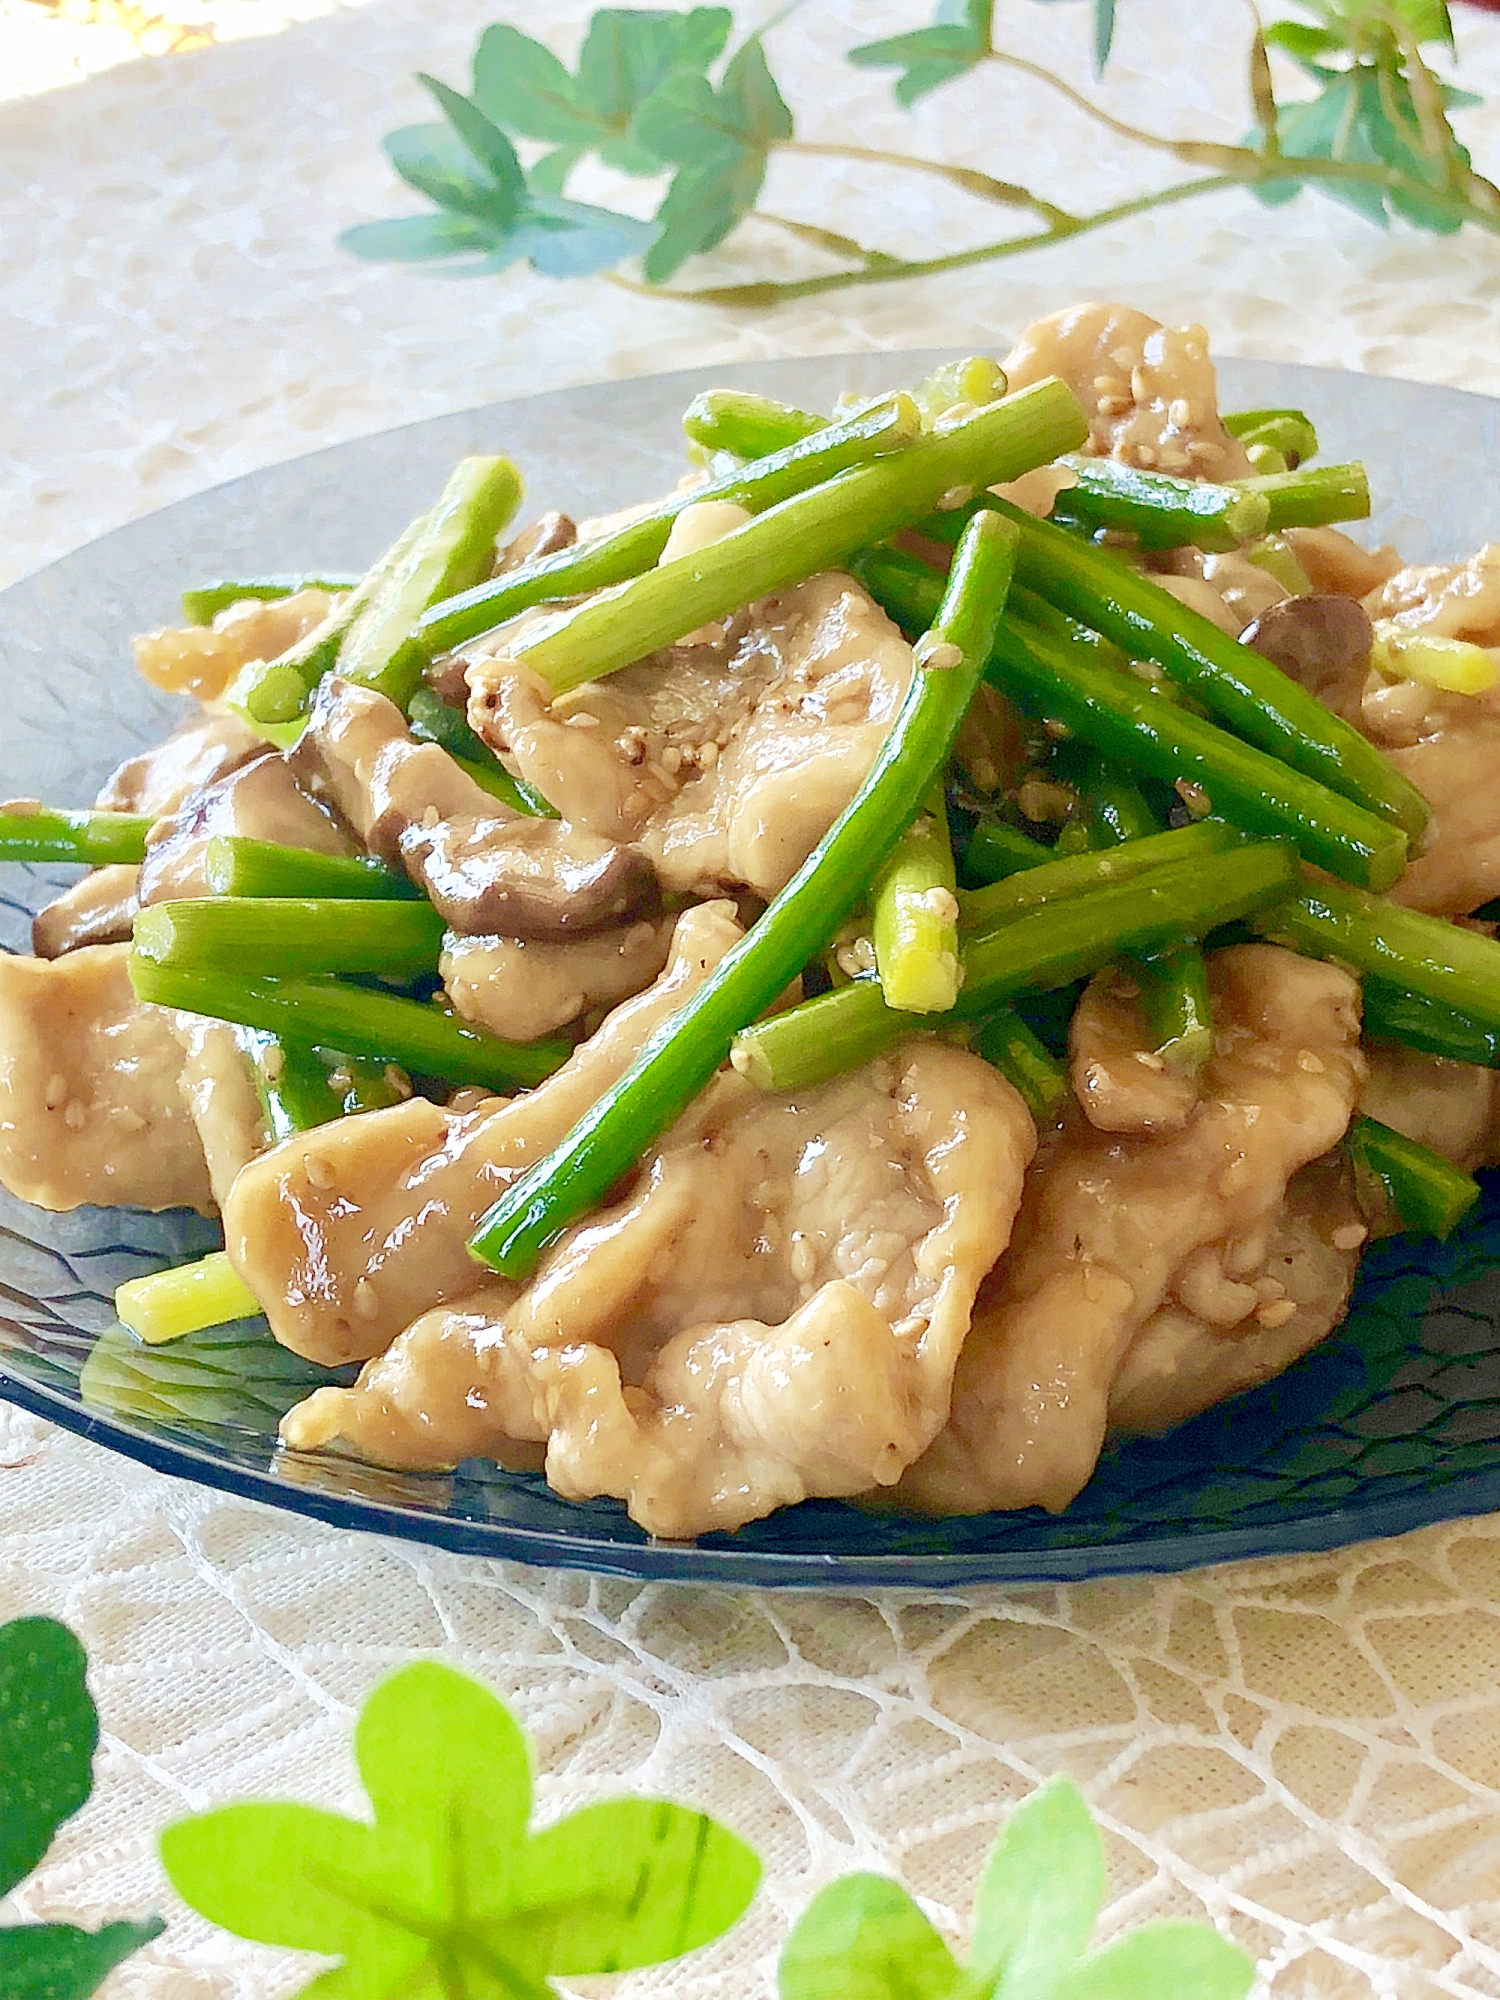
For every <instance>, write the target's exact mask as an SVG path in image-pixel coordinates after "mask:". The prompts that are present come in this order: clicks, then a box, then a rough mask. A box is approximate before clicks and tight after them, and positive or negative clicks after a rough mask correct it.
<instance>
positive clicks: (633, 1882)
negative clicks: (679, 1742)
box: [514, 1799, 761, 1978]
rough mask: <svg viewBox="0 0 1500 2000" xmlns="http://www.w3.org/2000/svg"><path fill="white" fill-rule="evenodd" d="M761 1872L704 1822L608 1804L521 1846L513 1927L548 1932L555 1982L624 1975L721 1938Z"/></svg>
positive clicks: (744, 1850)
mask: <svg viewBox="0 0 1500 2000" xmlns="http://www.w3.org/2000/svg"><path fill="white" fill-rule="evenodd" d="M760 1872H761V1871H760V1862H759V1860H758V1859H757V1857H756V1856H755V1854H754V1853H753V1851H752V1850H751V1849H750V1848H748V1847H747V1846H746V1845H745V1843H744V1842H743V1841H742V1840H739V1839H737V1838H736V1837H735V1835H734V1834H732V1833H730V1832H728V1831H727V1830H726V1829H725V1828H724V1827H722V1826H718V1825H716V1824H715V1822H714V1821H713V1820H711V1819H710V1818H709V1817H708V1815H707V1814H706V1813H700V1812H693V1811H691V1810H690V1809H689V1808H688V1807H686V1806H676V1805H670V1804H668V1803H667V1802H666V1801H665V1800H662V1799H606V1800H604V1801H603V1802H602V1803H601V1804H599V1805H593V1806H585V1807H583V1809H582V1810H581V1811H579V1812H575V1813H571V1814H570V1815H569V1816H568V1818H567V1819H565V1820H561V1821H559V1822H558V1824H557V1825H556V1826H551V1827H548V1828H547V1830H546V1831H545V1832H544V1833H539V1834H537V1835H535V1837H534V1838H533V1839H531V1840H529V1841H528V1842H527V1843H526V1850H525V1853H524V1855H523V1857H522V1867H521V1874H520V1879H519V1881H518V1883H517V1887H516V1897H517V1901H518V1903H519V1905H520V1910H519V1912H518V1914H517V1916H516V1918H515V1919H514V1921H515V1922H517V1923H523V1922H526V1923H531V1924H541V1923H543V1922H550V1923H551V1924H552V1926H553V1938H554V1942H553V1944H552V1946H551V1949H550V1950H549V1952H548V1955H547V1970H548V1971H549V1972H550V1973H552V1974H554V1975H561V1976H565V1977H568V1978H579V1977H582V1976H583V1975H584V1974H587V1973H595V1972H628V1971H630V1970H632V1969H633V1968H635V1967H637V1966H642V1965H660V1964H662V1963H664V1962H665V1961H666V1960H668V1959H673V1958H680V1957H682V1955H683V1954H684V1953H685V1952H689V1951H696V1950H697V1949H698V1948H699V1947H700V1946H701V1945H705V1944H710V1943H712V1941H713V1940H714V1939H715V1938H717V1937H722V1936H723V1934H724V1932H725V1931H727V1930H728V1929H730V1927H731V1926H732V1925H734V1924H736V1923H738V1921H739V1919H740V1918H741V1917H742V1916H743V1915H744V1913H745V1911H746V1909H747V1908H748V1907H749V1904H750V1900H751V1898H752V1897H753V1896H754V1894H755V1891H756V1887H757V1885H758V1883H759V1881H760Z"/></svg>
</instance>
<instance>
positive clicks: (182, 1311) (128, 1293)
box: [115, 1250, 260, 1347]
mask: <svg viewBox="0 0 1500 2000" xmlns="http://www.w3.org/2000/svg"><path fill="white" fill-rule="evenodd" d="M259 1311H260V1301H259V1299H257V1298H256V1296H255V1294H254V1293H253V1292H252V1291H251V1290H250V1288H249V1286H248V1285H245V1284H243V1283H242V1282H241V1280H240V1279H239V1278H238V1277H237V1276H236V1274H235V1271H234V1268H233V1266H232V1265H231V1264H230V1262H229V1259H228V1257H227V1256H226V1255H225V1253H224V1252H223V1251H222V1250H213V1251H210V1252H209V1254H208V1256H206V1257H200V1258H199V1259H198V1261H197V1263H196V1264H179V1265H177V1266H176V1267H175V1268H174V1269H172V1270H168V1271H153V1272H152V1274H151V1275H150V1277H148V1278H130V1279H127V1280H126V1282H125V1283H124V1284H123V1285H121V1286H120V1287H119V1288H118V1289H117V1290H116V1292H115V1312H116V1313H117V1314H118V1316H119V1319H120V1324H121V1325H122V1326H127V1327H129V1329H130V1331H131V1332H132V1333H134V1334H138V1335H139V1336H140V1338H141V1339H142V1340H144V1341H145V1343H146V1345H147V1346H148V1347H158V1346H160V1345H161V1344H162V1342H163V1341H168V1340H180V1339H181V1337H182V1336H183V1334H185V1333H198V1332H200V1331H201V1330H202V1329H203V1328H204V1327H206V1326H227V1325H228V1323H229V1322H230V1321H231V1320H236V1319H251V1318H253V1317H254V1316H255V1315H256V1314H257V1313H258V1312H259Z"/></svg>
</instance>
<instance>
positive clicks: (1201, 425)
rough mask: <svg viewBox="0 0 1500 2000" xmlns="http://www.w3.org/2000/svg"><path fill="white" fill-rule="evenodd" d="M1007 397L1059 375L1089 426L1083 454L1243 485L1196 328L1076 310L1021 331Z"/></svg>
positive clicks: (1102, 309)
mask: <svg viewBox="0 0 1500 2000" xmlns="http://www.w3.org/2000/svg"><path fill="white" fill-rule="evenodd" d="M1003 365H1004V368H1005V379H1006V381H1007V382H1008V383H1009V385H1010V388H1011V390H1012V392H1014V391H1015V390H1017V389H1026V388H1029V387H1030V386H1031V384H1032V383H1033V382H1040V381H1042V380H1043V379H1044V378H1045V377H1046V376H1048V375H1060V376H1061V377H1062V379H1063V381H1064V382H1066V383H1067V385H1068V387H1069V388H1070V389H1071V390H1072V391H1073V394H1074V395H1075V396H1076V397H1077V398H1078V400H1079V402H1080V403H1081V404H1082V405H1083V410H1084V414H1085V416H1086V417H1087V418H1088V420H1089V444H1088V449H1089V450H1090V451H1091V452H1093V453H1095V454H1096V455H1097V456H1098V457H1100V458H1118V459H1120V460H1122V461H1123V462H1124V463H1125V464H1126V465H1136V466H1139V467H1141V468H1142V470H1143V471H1148V472H1172V473H1176V474H1177V475H1178V476H1179V477H1185V478H1189V479H1242V478H1244V477H1246V476H1247V475H1248V474H1249V473H1250V472H1251V471H1252V470H1253V468H1252V466H1251V464H1250V461H1249V459H1248V458H1247V457H1246V456H1245V451H1244V447H1243V446H1242V445H1241V444H1240V442H1239V441H1238V439H1237V438H1232V437H1231V436H1230V435H1229V433H1228V431H1226V430H1225V428H1224V426H1223V425H1222V424H1221V423H1220V421H1219V400H1218V396H1219V391H1218V382H1217V379H1216V377H1215V375H1214V367H1213V363H1212V362H1211V361H1210V360H1209V358H1208V335H1207V334H1206V333H1205V332H1204V330H1203V328H1202V327H1201V326H1184V327H1166V326H1163V325H1162V324H1161V323H1160V321H1158V320H1154V319H1152V318H1151V317H1150V315H1149V314H1147V313H1143V312H1137V311H1136V310H1135V309H1134V307H1132V306H1112V305H1078V306H1069V307H1068V308H1067V310H1066V311H1064V312H1057V313H1049V314H1048V316H1047V317H1046V318H1045V319H1039V320H1037V321H1036V322H1035V323H1034V324H1033V325H1031V326H1029V327H1027V329H1026V331H1025V332H1024V333H1023V334H1022V335H1021V338H1020V339H1019V340H1018V341H1017V343H1016V345H1015V346H1014V347H1013V348H1012V349H1011V351H1010V353H1009V354H1008V355H1007V356H1006V357H1005V361H1004V364H1003Z"/></svg>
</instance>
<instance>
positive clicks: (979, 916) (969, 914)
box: [959, 819, 1245, 932]
mask: <svg viewBox="0 0 1500 2000" xmlns="http://www.w3.org/2000/svg"><path fill="white" fill-rule="evenodd" d="M1244 845H1245V836H1244V834H1242V833H1237V832H1236V831H1235V829H1234V828H1233V827H1232V826H1226V825H1225V824H1224V822H1223V821H1222V820H1217V819H1204V820H1198V821H1197V822H1195V823H1194V824H1193V825H1192V826H1182V827H1177V828H1175V829H1174V830H1173V831H1172V832H1171V833H1154V834H1151V835H1150V836H1148V837H1147V838H1146V839H1144V840H1132V841H1129V842H1122V843H1121V844H1119V845H1118V846H1114V847H1105V848H1091V849H1089V850H1087V851H1086V852H1084V853H1082V854H1071V855H1067V856H1058V855H1056V854H1053V853H1052V852H1051V850H1050V849H1049V850H1046V860H1045V862H1043V863H1039V864H1033V865H1032V866H1030V867H1028V868H1026V869H1024V870H1020V869H1018V870H1016V872H1015V873H1014V874H1012V875H1009V876H1006V877H1004V878H1003V879H1002V880H1000V881H998V882H992V883H990V884H988V885H987V886H986V887H985V888H983V889H970V890H967V891H966V892H965V893H964V894H963V895H961V896H960V897H959V924H960V927H961V929H962V930H964V931H965V932H970V931H987V930H992V929H993V928H994V926H995V925H996V924H997V923H999V922H1001V921H1002V920H1003V919H1004V918H1006V917H1008V916H1011V915H1014V914H1015V913H1016V912H1017V911H1019V910H1032V909H1040V908H1041V907H1042V906H1043V905H1044V904H1046V903H1053V902H1057V901H1059V900H1060V899H1061V898H1062V897H1064V896H1074V895H1078V894H1080V893H1081V892H1083V891H1084V890H1088V889H1100V888H1106V887H1108V885H1109V884H1110V883H1112V882H1131V881H1134V879H1135V877H1136V876H1137V875H1145V874H1148V873H1149V872H1150V871H1151V870H1152V869H1153V868H1158V867H1161V866H1162V865H1163V864H1165V863H1168V862H1177V861H1196V860H1201V861H1211V860H1214V859H1216V858H1223V857H1226V856H1228V855H1231V854H1235V853H1237V852H1238V851H1239V850H1240V849H1242V848H1243V847H1244Z"/></svg>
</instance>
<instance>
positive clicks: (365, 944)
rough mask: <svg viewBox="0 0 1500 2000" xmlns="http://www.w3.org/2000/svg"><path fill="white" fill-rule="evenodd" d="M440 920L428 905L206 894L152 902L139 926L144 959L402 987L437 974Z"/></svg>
mask: <svg viewBox="0 0 1500 2000" xmlns="http://www.w3.org/2000/svg"><path fill="white" fill-rule="evenodd" d="M444 928H445V926H444V923H443V919H442V918H441V917H440V916H439V915H438V913H437V911H436V910H434V909H433V908H432V906H431V904H430V903H426V902H420V903H408V902H398V901H395V900H391V899H385V900H381V901H373V902H368V903H363V902H354V901H352V900H350V899H348V898H342V899H340V898H330V899H328V900H326V901H324V900H322V899H318V898H314V897H309V896H300V897H299V896H205V897H200V898H196V899H194V900H192V901H185V902H174V903H151V904H149V905H148V906H147V907H146V908H145V909H143V910H142V911H141V912H140V914H139V915H138V916H137V917H136V920H135V950H136V955H137V957H139V958H146V959H151V960H153V961H154V962H155V963H157V964H159V965H171V966H181V967H183V968H184V969H185V970H188V971H195V972H227V973H236V972H239V971H240V970H241V969H242V968H243V967H245V966H253V967H254V968H255V972H256V976H257V977H259V978H265V979H281V978H286V977H288V976H289V975H309V974H310V975H314V976H316V975H318V974H322V973H330V972H364V973H374V974H376V975H378V976H379V977H380V978H382V979H392V980H395V981H397V982H398V983H400V984H402V985H406V984H409V983H410V982H411V981H412V980H414V979H420V978H421V977H422V976H423V974H424V973H429V972H435V971H436V970H437V962H438V954H439V952H440V951H441V949H442V942H443V931H444Z"/></svg>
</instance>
